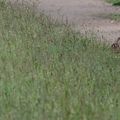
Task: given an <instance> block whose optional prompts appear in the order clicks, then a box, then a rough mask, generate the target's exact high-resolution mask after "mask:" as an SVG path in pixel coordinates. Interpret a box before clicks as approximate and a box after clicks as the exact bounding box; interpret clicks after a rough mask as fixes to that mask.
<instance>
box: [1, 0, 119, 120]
mask: <svg viewBox="0 0 120 120" xmlns="http://www.w3.org/2000/svg"><path fill="white" fill-rule="evenodd" d="M119 100H120V55H119V54H114V53H112V52H111V50H110V49H109V48H108V47H107V46H106V45H103V44H99V43H98V42H96V41H93V40H92V39H89V38H86V37H81V36H80V35H78V34H76V33H74V32H73V31H72V30H71V28H70V27H69V26H68V25H64V24H63V25H62V24H59V23H57V22H55V21H53V20H51V19H50V18H49V17H47V16H45V15H44V14H43V13H40V14H39V15H36V14H34V13H33V11H32V10H31V9H29V8H24V9H23V8H21V9H20V8H14V9H13V8H11V7H10V6H8V5H6V4H4V2H0V120H119V118H120V114H119V113H120V101H119Z"/></svg>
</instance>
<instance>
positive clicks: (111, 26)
mask: <svg viewBox="0 0 120 120" xmlns="http://www.w3.org/2000/svg"><path fill="white" fill-rule="evenodd" d="M11 1H15V0H11ZM17 1H20V0H17ZM26 1H28V2H29V3H30V2H31V1H32V2H33V1H34V3H35V5H36V8H37V10H44V12H45V13H46V14H49V15H51V16H52V17H53V18H55V19H59V20H63V21H64V20H65V19H67V20H68V22H69V23H70V24H72V25H73V28H74V29H75V30H76V31H79V32H81V33H83V34H87V35H91V34H92V35H93V34H94V35H95V36H96V37H97V39H98V40H101V41H106V42H113V41H115V40H116V39H117V38H118V37H120V22H117V21H114V20H111V19H109V17H107V16H109V15H111V14H113V13H114V14H117V13H120V7H115V6H112V5H111V4H109V3H106V2H105V0H36V1H35V0H31V1H30V0H26Z"/></svg>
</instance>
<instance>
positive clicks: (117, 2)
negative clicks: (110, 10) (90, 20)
mask: <svg viewBox="0 0 120 120" xmlns="http://www.w3.org/2000/svg"><path fill="white" fill-rule="evenodd" d="M107 1H108V2H110V3H112V4H113V5H114V6H120V0H107Z"/></svg>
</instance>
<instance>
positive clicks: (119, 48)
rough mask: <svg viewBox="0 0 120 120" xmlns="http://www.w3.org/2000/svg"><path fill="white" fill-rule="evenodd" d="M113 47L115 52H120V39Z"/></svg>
mask: <svg viewBox="0 0 120 120" xmlns="http://www.w3.org/2000/svg"><path fill="white" fill-rule="evenodd" d="M111 47H112V50H114V51H115V52H120V37H119V38H118V39H117V41H115V42H114V43H113V44H112V45H111Z"/></svg>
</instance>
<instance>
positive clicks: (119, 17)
mask: <svg viewBox="0 0 120 120" xmlns="http://www.w3.org/2000/svg"><path fill="white" fill-rule="evenodd" d="M108 18H110V19H112V20H115V21H120V14H111V15H109V16H108Z"/></svg>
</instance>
